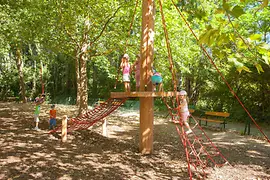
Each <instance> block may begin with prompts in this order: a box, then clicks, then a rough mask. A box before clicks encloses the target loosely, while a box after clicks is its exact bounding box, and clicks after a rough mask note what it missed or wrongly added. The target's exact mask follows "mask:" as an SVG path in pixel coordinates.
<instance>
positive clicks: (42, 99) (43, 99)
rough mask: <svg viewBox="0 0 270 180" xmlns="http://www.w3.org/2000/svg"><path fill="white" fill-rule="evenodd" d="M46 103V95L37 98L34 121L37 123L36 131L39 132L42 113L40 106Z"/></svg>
mask: <svg viewBox="0 0 270 180" xmlns="http://www.w3.org/2000/svg"><path fill="white" fill-rule="evenodd" d="M44 101H45V94H42V95H40V96H39V97H36V98H35V112H34V121H35V124H36V126H35V128H34V130H36V131H39V130H40V129H39V128H38V123H39V113H40V105H41V104H42V103H44Z"/></svg>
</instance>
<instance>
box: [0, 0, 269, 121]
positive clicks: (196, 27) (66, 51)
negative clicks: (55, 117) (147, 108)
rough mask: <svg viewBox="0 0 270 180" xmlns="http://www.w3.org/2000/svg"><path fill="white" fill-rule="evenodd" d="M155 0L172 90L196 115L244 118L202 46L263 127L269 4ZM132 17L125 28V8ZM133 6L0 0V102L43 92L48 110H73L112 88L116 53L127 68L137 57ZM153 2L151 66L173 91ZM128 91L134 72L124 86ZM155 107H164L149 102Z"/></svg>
mask: <svg viewBox="0 0 270 180" xmlns="http://www.w3.org/2000/svg"><path fill="white" fill-rule="evenodd" d="M175 3H176V6H177V8H179V10H180V11H181V12H182V13H183V15H184V17H185V18H186V20H187V22H188V23H189V25H190V27H191V28H192V29H193V31H194V33H195V34H196V35H197V36H198V37H199V41H197V40H196V39H195V38H194V36H193V34H192V33H191V32H190V30H189V28H188V26H187V25H186V24H185V21H183V20H182V19H181V16H180V15H179V13H178V11H177V9H176V8H175V7H174V5H173V4H172V1H169V0H168V1H164V2H163V11H164V15H165V19H166V28H167V30H168V34H169V39H170V46H171V51H172V59H173V62H174V68H175V71H176V76H177V77H176V79H177V80H179V84H178V86H179V87H178V88H179V89H185V90H186V91H187V92H188V95H189V99H190V104H191V106H192V107H193V108H195V109H196V110H197V112H200V111H205V110H212V111H226V112H229V113H231V116H230V118H231V119H233V120H234V121H244V120H247V119H249V117H248V115H247V113H246V112H245V111H244V109H243V108H242V106H241V105H240V104H239V103H238V102H237V100H236V98H235V97H234V95H233V93H232V92H231V91H230V90H229V88H228V87H227V85H226V83H225V82H224V81H223V80H222V78H221V77H220V76H219V73H218V72H217V70H216V69H215V68H214V66H213V64H211V62H210V61H209V59H208V58H207V57H206V56H205V54H204V53H203V51H202V49H201V47H200V46H203V47H204V48H205V49H206V50H207V52H208V53H209V55H210V56H211V58H212V59H213V62H214V63H215V65H216V66H217V68H218V69H219V71H220V72H221V73H222V74H223V76H224V77H225V79H226V81H227V82H228V84H230V86H231V87H232V90H233V91H234V92H235V93H236V94H237V96H238V97H239V99H240V100H241V101H242V102H243V103H244V105H245V107H246V108H247V109H248V110H250V111H251V114H252V116H253V117H254V119H255V120H256V121H258V122H264V123H268V124H270V78H269V77H270V67H269V62H270V51H269V49H270V46H269V43H270V7H269V5H268V0H264V1H252V0H229V1H214V0H208V1H204V0H196V1H195V0H190V1H187V0H183V1H178V2H176V1H175ZM135 9H136V13H135V16H134V21H133V24H132V28H131V30H130V25H131V23H132V18H133V14H134V12H135V11H134V10H135ZM141 19H142V18H141V2H138V7H137V8H136V2H135V0H106V1H105V0H99V1H95V0H69V1H62V0H56V1H44V0H29V1H25V0H16V1H15V0H11V1H10V0H4V1H1V3H0V23H1V26H0V100H7V99H8V98H9V97H18V99H19V100H20V101H22V102H24V103H25V102H27V99H33V98H35V97H36V96H38V95H39V94H40V93H41V92H42V90H45V93H46V96H47V98H46V100H47V102H48V103H62V104H77V105H78V106H79V107H80V108H79V112H82V111H83V110H85V109H87V106H88V105H89V104H90V105H91V104H92V103H93V102H95V101H96V100H97V99H99V98H101V99H106V98H108V97H109V96H110V92H111V91H124V90H123V85H122V84H121V82H118V83H117V86H116V89H114V85H115V83H116V80H117V79H118V78H117V77H118V76H119V80H120V81H121V73H120V74H119V73H118V69H119V65H120V60H121V56H122V55H123V54H124V53H125V52H126V53H128V54H129V55H130V61H131V63H134V61H135V56H136V54H138V53H139V52H140V41H141ZM161 19H162V17H161V12H160V7H159V3H157V2H156V14H155V39H154V41H155V50H154V64H153V66H154V67H155V68H156V69H157V70H158V71H159V72H161V73H162V76H163V81H164V82H163V83H164V91H172V90H173V85H172V75H171V71H170V68H169V67H170V64H169V61H168V53H167V48H166V43H165V35H164V31H163V27H162V20H161ZM131 86H132V90H133V91H135V81H134V74H133V78H132V82H131ZM155 104H156V106H157V107H159V109H162V107H163V106H164V105H163V104H162V102H161V100H159V99H156V100H155Z"/></svg>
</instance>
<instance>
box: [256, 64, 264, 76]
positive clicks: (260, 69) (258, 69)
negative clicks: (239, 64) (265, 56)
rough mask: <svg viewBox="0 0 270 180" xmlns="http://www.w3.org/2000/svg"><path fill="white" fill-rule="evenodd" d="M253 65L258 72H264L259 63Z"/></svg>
mask: <svg viewBox="0 0 270 180" xmlns="http://www.w3.org/2000/svg"><path fill="white" fill-rule="evenodd" d="M255 67H256V69H257V71H258V73H259V74H260V73H261V72H264V70H263V68H262V66H261V65H260V64H255Z"/></svg>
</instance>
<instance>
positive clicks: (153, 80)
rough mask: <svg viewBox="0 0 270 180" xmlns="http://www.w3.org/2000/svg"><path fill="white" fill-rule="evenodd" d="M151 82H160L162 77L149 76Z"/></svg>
mask: <svg viewBox="0 0 270 180" xmlns="http://www.w3.org/2000/svg"><path fill="white" fill-rule="evenodd" d="M151 80H152V83H153V84H160V83H162V77H161V76H155V75H154V76H152V77H151Z"/></svg>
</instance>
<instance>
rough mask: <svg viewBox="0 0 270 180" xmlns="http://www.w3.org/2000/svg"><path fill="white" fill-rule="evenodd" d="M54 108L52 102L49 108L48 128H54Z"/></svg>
mask: <svg viewBox="0 0 270 180" xmlns="http://www.w3.org/2000/svg"><path fill="white" fill-rule="evenodd" d="M54 108H55V105H54V104H53V105H52V106H51V110H50V127H49V129H54V128H55V126H56V110H55V109H54Z"/></svg>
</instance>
